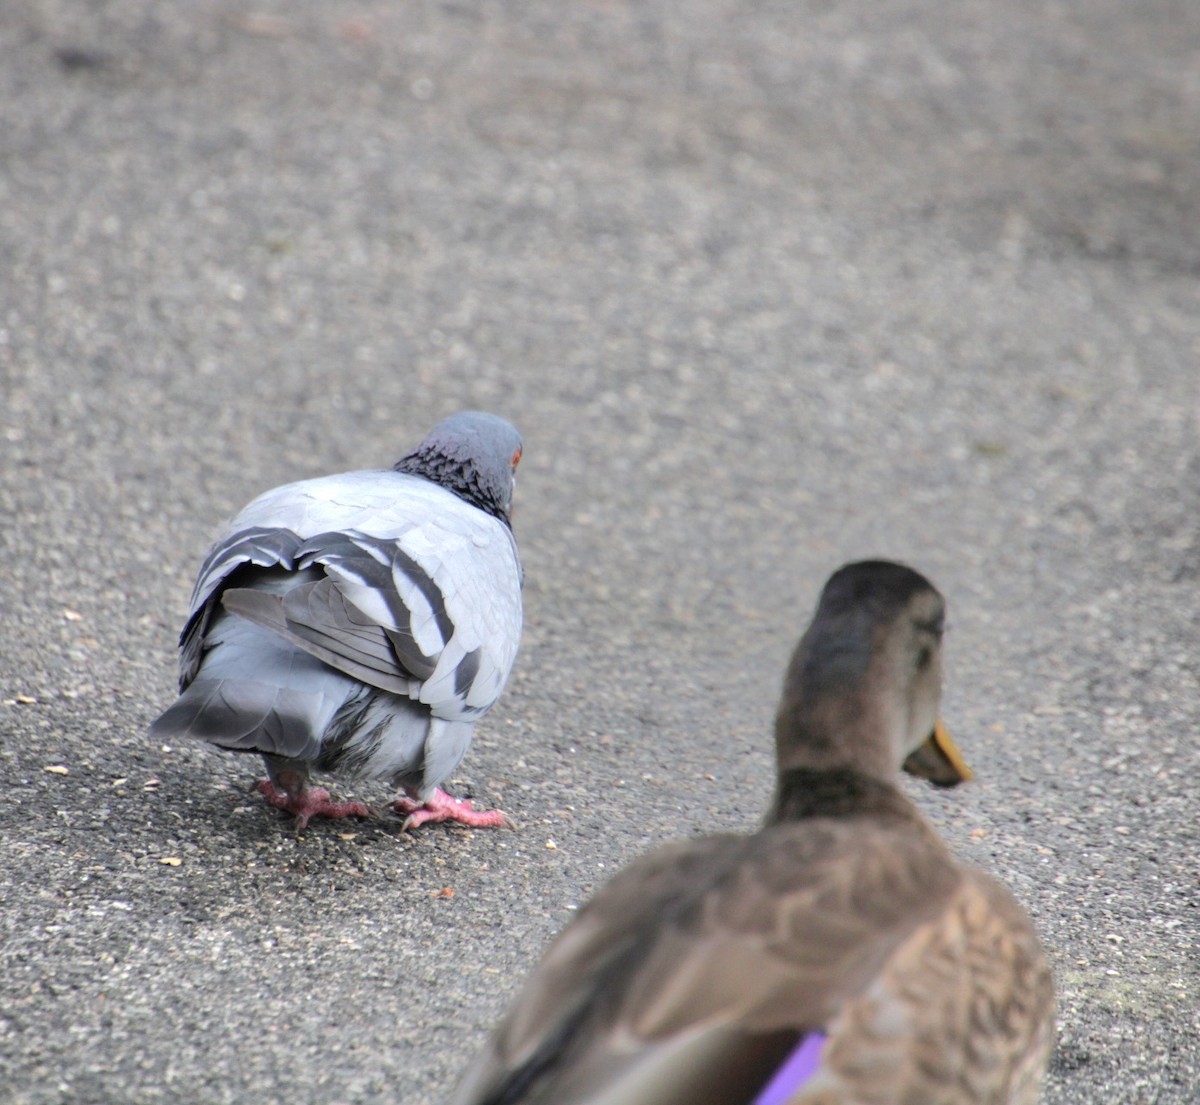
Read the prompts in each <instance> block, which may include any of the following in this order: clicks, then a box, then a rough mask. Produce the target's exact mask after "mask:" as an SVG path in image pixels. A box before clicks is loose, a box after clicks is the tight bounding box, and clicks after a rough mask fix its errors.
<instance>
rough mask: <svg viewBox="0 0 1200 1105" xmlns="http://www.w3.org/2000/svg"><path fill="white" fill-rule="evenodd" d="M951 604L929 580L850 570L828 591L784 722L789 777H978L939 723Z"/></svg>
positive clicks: (877, 567) (872, 567)
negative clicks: (853, 773)
mask: <svg viewBox="0 0 1200 1105" xmlns="http://www.w3.org/2000/svg"><path fill="white" fill-rule="evenodd" d="M945 617H946V604H945V601H944V600H943V598H942V596H941V595H940V594H939V593H938V590H937V588H935V587H934V586H933V584H932V583H930V582H929V580H927V579H926V578H925V577H924V576H923V575H921V574H920V573H919V572H916V571H913V569H911V568H907V567H905V566H904V565H903V564H894V563H892V562H890V561H885V560H868V561H862V562H859V563H855V564H847V565H845V566H844V567H842V568H840V569H839V570H838V571H836V572H835V573H834V574H833V575H832V576H831V577H830V578H829V581H828V582H827V583H826V584H825V587H824V590H823V591H822V592H821V597H820V600H819V601H818V603H817V609H816V612H815V613H814V615H813V619H812V622H811V624H810V625H809V627H808V629H807V631H806V632H805V634H804V636H803V637H802V638H801V639H800V643H799V645H797V647H796V651H795V653H794V654H793V656H792V660H791V663H790V665H789V667H788V672H787V676H786V678H785V680H784V687H783V697H782V701H781V703H780V706H779V712H778V714H777V716H776V722H775V747H776V755H777V759H778V762H779V767H780V769H781V770H783V769H787V768H791V767H799V766H803V767H810V768H818V769H828V768H843V767H848V768H855V769H857V770H859V771H862V772H865V773H866V774H869V775H872V776H874V777H875V778H878V779H882V780H885V781H888V780H891V779H893V778H895V776H896V775H897V773H898V770H899V769H900V768H903V769H904V770H905V771H908V772H909V773H910V774H913V775H917V776H919V777H921V778H924V779H928V780H929V781H930V782H932V783H934V784H936V785H940V786H953V785H954V784H956V783H959V782H962V781H963V780H965V779H968V778H970V775H971V773H970V769H969V768H968V767H967V765H966V764H965V763H964V762H963V760H962V757H961V756H960V755H959V753H958V750H957V749H956V748H955V747H954V743H953V742H952V741H951V739H950V736H949V734H948V733H947V732H946V730H945V728H944V726H943V725H942V723H941V722H940V721H939V720H938V708H939V705H940V702H941V695H942V633H943V629H944V626H945Z"/></svg>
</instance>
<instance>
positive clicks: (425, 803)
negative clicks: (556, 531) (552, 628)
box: [150, 411, 523, 829]
mask: <svg viewBox="0 0 1200 1105" xmlns="http://www.w3.org/2000/svg"><path fill="white" fill-rule="evenodd" d="M520 459H521V438H520V436H519V435H518V433H517V431H516V429H515V428H514V427H513V426H512V425H510V424H509V423H508V422H506V421H505V420H504V419H502V418H499V417H497V416H496V415H493V414H485V413H482V412H479V411H464V412H460V413H458V414H455V415H452V416H451V417H449V418H447V419H445V420H444V421H442V422H440V423H438V425H437V426H435V427H434V428H433V430H432V431H431V432H430V433H429V435H428V436H427V437H426V438H425V439H424V441H422V442H421V443H420V444H419V445H418V446H417V447H416V448H415V449H413V450H412V452H410V453H408V454H407V455H405V456H404V457H403V458H402V459H401V460H399V461H398V462H397V463H396V465H395V466H394V467H393V468H392V469H384V470H374V471H359V472H346V473H342V474H340V475H334V476H324V477H320V478H317V479H310V480H302V481H300V482H299V483H291V484H286V485H284V486H282V487H277V488H275V489H274V490H271V491H267V492H266V493H264V494H262V495H260V496H259V497H258V498H257V499H255V500H254V501H253V502H251V503H250V504H249V505H248V506H247V507H246V508H245V509H244V510H242V511H241V513H239V514H238V515H237V516H236V517H235V518H234V519H233V521H232V522H230V523H229V525H228V528H227V529H226V530H225V532H224V534H223V535H222V536H221V538H220V539H219V540H218V541H217V542H216V544H215V545H214V546H213V547H212V549H211V550H210V551H209V553H208V556H207V557H206V558H205V560H204V562H203V564H202V565H201V566H200V572H199V575H198V576H197V579H196V585H195V589H194V590H193V592H192V599H191V605H190V609H189V612H188V617H187V621H186V623H185V625H184V627H183V632H182V634H181V635H180V640H179V647H180V665H179V688H180V695H179V698H178V699H177V700H176V702H175V703H174V705H172V706H171V707H169V708H168V709H167V710H166V711H165V712H164V713H163V714H162V715H161V716H160V717H159V718H158V719H157V720H156V721H155V722H154V723H153V724H152V725H151V727H150V734H151V736H152V737H154V738H155V739H163V740H165V739H174V738H184V737H188V738H199V739H201V740H206V741H209V742H211V743H212V744H215V745H217V746H218V747H220V748H224V749H227V750H230V751H235V752H257V753H260V754H261V755H262V757H263V759H264V760H265V761H266V766H267V775H268V778H267V779H265V780H263V781H261V782H259V783H258V784H257V789H258V790H259V791H260V792H261V793H262V794H263V796H264V797H265V798H266V800H267V801H268V802H269V803H270V804H271V805H273V806H275V807H277V808H279V809H281V810H285V811H288V812H289V813H291V814H294V815H295V818H296V823H297V826H298V827H300V828H303V827H304V826H305V825H307V824H308V821H309V819H310V818H311V817H313V816H317V815H320V816H324V817H369V816H372V811H371V810H370V809H369V808H368V807H367V806H365V805H363V804H362V803H361V802H335V801H332V800H330V797H329V792H328V791H327V790H325V789H324V788H323V787H310V785H309V777H310V771H312V770H313V769H317V770H320V771H323V772H330V773H335V774H338V775H344V776H349V777H352V778H355V777H356V778H367V779H380V780H386V781H387V782H388V783H390V784H391V785H392V786H393V787H395V788H396V789H398V790H402V791H403V792H404V794H403V796H402V797H400V798H398V799H397V800H396V802H395V803H394V808H395V810H396V812H397V813H399V814H401V815H403V816H404V817H405V823H404V826H405V828H406V829H411V828H415V827H417V826H418V825H422V824H425V823H427V822H436V821H457V822H461V823H462V824H464V825H471V826H478V827H487V826H498V825H508V826H511V822H510V821H509V819H508V818H507V817H506V815H505V814H503V813H501V812H500V811H498V810H477V809H475V808H474V807H473V806H472V804H471V803H470V802H469V801H466V800H463V799H458V798H453V797H451V796H450V795H448V794H447V793H446V792H445V791H444V790H442V787H441V784H442V783H443V782H444V781H445V779H446V778H447V777H448V776H449V775H450V773H451V772H452V771H454V769H455V768H456V767H457V766H458V765H459V763H460V762H461V761H462V759H463V757H464V756H465V755H466V753H467V750H468V748H469V747H470V744H471V738H472V735H473V732H474V729H475V723H476V722H477V721H478V720H479V719H480V718H481V717H483V715H484V714H486V713H487V712H488V710H489V709H491V707H492V706H493V705H495V703H496V701H497V699H499V697H500V694H501V692H502V691H503V690H504V685H505V683H506V682H507V680H508V677H509V673H510V671H511V670H512V666H513V661H514V660H515V659H516V655H517V647H518V645H519V643H520V637H521V588H522V583H523V575H522V569H521V563H520V559H519V557H518V554H517V545H516V541H515V539H514V537H513V533H512V527H511V523H510V517H509V516H510V512H511V509H512V495H513V487H514V485H515V482H516V477H515V469H516V467H517V463H518V462H519V461H520Z"/></svg>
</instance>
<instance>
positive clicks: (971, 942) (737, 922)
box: [451, 561, 1054, 1105]
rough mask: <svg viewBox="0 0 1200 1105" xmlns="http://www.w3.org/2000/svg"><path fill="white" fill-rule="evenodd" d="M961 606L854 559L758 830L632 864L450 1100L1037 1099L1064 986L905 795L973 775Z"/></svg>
mask: <svg viewBox="0 0 1200 1105" xmlns="http://www.w3.org/2000/svg"><path fill="white" fill-rule="evenodd" d="M944 611H945V605H944V602H943V600H942V597H941V595H940V594H939V593H938V592H937V590H935V588H934V587H933V585H932V584H931V583H929V581H928V580H927V579H925V577H924V576H922V575H920V574H919V573H917V572H916V571H914V570H912V569H911V568H908V567H906V566H904V565H900V564H895V563H891V562H888V561H864V562H860V563H855V564H849V565H846V566H844V567H842V568H841V569H839V570H838V571H837V572H836V573H835V574H834V575H833V576H832V577H831V578H830V579H829V581H828V583H827V584H826V586H825V588H824V590H823V592H822V594H821V597H820V600H819V603H818V605H817V609H816V613H815V615H814V616H813V619H812V622H811V624H810V625H809V627H808V629H807V631H806V632H805V634H804V636H803V637H802V638H801V640H800V643H799V645H798V647H797V649H796V651H795V654H794V655H793V657H792V660H791V664H790V666H789V668H788V671H787V675H786V678H785V680H784V686H783V694H782V700H781V703H780V705H779V708H778V713H777V716H776V723H775V753H776V763H777V784H776V788H775V793H774V797H773V800H772V802H771V805H770V808H769V810H768V812H767V814H766V817H765V821H764V823H763V825H762V827H761V828H760V829H759V830H758V831H757V832H755V833H752V834H749V835H742V834H724V835H717V836H709V837H706V838H701V839H695V840H688V841H684V842H680V843H675V844H670V845H667V846H665V847H662V848H660V849H659V850H657V851H655V852H652V853H650V854H649V855H647V856H644V857H642V858H641V859H640V860H637V861H635V862H634V863H633V864H631V865H630V866H628V867H626V868H625V869H623V870H622V871H621V872H620V873H618V874H617V875H616V876H615V877H614V878H613V879H612V880H611V881H609V882H608V883H607V884H606V885H604V886H603V887H602V888H601V889H600V890H599V891H598V892H597V893H596V894H595V895H594V896H593V897H592V899H591V900H590V901H588V902H587V903H586V904H584V905H583V906H582V907H581V908H580V909H579V911H578V912H577V913H576V914H575V916H574V917H573V919H572V920H571V922H570V923H569V924H568V925H567V926H566V928H565V929H564V930H563V931H562V932H561V933H560V934H559V936H558V937H557V938H556V939H555V940H554V941H553V942H552V943H551V945H550V947H549V949H548V950H547V952H546V953H545V956H544V958H543V959H542V960H541V962H540V964H539V965H538V966H537V967H536V968H535V969H534V971H533V973H532V975H531V977H530V978H529V979H528V981H527V983H526V985H525V986H524V989H523V990H522V991H521V992H520V994H519V995H518V997H517V999H516V1001H515V1003H514V1004H513V1005H512V1007H511V1009H510V1010H509V1011H508V1013H507V1014H506V1016H505V1017H504V1018H503V1020H502V1021H501V1023H500V1025H499V1026H498V1028H497V1029H496V1031H495V1032H494V1033H493V1035H492V1036H491V1038H490V1040H489V1041H488V1042H487V1044H486V1045H485V1047H484V1048H483V1050H482V1052H481V1053H480V1054H479V1056H478V1057H477V1059H476V1060H475V1062H474V1063H473V1065H472V1066H470V1067H469V1068H468V1070H467V1073H466V1074H465V1076H464V1078H463V1080H462V1081H461V1083H460V1084H459V1086H458V1088H457V1090H456V1092H455V1093H454V1094H453V1096H452V1098H451V1101H452V1105H516V1103H522V1105H551V1103H553V1105H818V1103H819V1105H851V1103H854V1105H862V1103H866V1102H871V1103H872V1105H916V1103H920V1105H984V1103H987V1105H1016V1103H1020V1105H1031V1103H1032V1102H1034V1100H1035V1099H1036V1097H1037V1093H1038V1087H1039V1083H1040V1080H1041V1077H1042V1074H1043V1071H1044V1069H1045V1066H1046V1062H1047V1059H1048V1055H1049V1051H1050V1047H1051V1037H1052V1033H1053V1007H1054V992H1053V984H1052V980H1051V975H1050V971H1049V968H1048V966H1047V962H1046V958H1045V954H1044V952H1043V950H1042V947H1041V945H1040V943H1039V940H1038V937H1037V935H1036V933H1035V931H1034V928H1033V926H1032V924H1031V922H1030V920H1029V917H1028V916H1027V915H1026V913H1025V911H1024V910H1023V909H1022V907H1021V906H1020V905H1018V903H1017V902H1016V901H1015V900H1014V898H1013V897H1012V896H1011V895H1010V894H1009V893H1008V891H1007V890H1006V889H1004V887H1002V886H1001V885H1000V884H999V883H998V882H996V881H994V880H993V879H991V878H990V877H989V876H987V875H985V874H984V873H983V872H982V871H979V870H977V869H975V868H973V867H970V866H967V865H965V864H962V863H960V862H958V861H957V860H956V859H955V858H954V857H953V856H952V855H951V853H950V851H949V849H948V848H947V847H946V845H945V844H944V843H943V842H942V840H941V839H940V838H939V837H938V835H937V834H936V833H935V832H934V830H933V828H932V827H931V826H930V825H929V823H928V822H927V821H926V820H925V819H924V818H923V817H922V815H921V814H920V812H919V811H918V809H917V807H916V806H915V805H914V804H913V802H912V801H911V800H910V799H909V798H908V797H907V796H906V795H905V794H904V793H903V792H902V790H901V788H900V786H899V782H900V778H899V777H900V770H901V768H903V769H904V770H906V771H908V772H909V773H911V774H913V775H916V776H918V777H920V778H924V779H927V780H928V781H930V782H931V783H933V784H935V785H939V786H953V785H955V784H957V783H959V782H962V781H964V780H966V779H967V778H969V777H970V771H969V769H968V768H967V766H966V764H965V763H964V762H963V759H962V756H961V755H960V753H959V752H958V749H957V748H956V747H955V745H954V743H953V741H952V740H951V739H950V736H949V734H948V732H947V731H946V729H945V726H944V725H943V724H942V722H941V720H940V719H939V716H938V712H939V701H940V696H941V682H942V632H943V624H944Z"/></svg>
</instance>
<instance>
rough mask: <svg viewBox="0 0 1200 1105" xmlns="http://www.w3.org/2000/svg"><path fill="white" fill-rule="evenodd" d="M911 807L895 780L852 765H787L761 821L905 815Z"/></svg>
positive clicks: (781, 772) (907, 814)
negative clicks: (763, 819) (823, 766)
mask: <svg viewBox="0 0 1200 1105" xmlns="http://www.w3.org/2000/svg"><path fill="white" fill-rule="evenodd" d="M912 809H913V807H912V803H911V802H909V800H908V799H907V798H906V797H905V796H904V794H903V793H902V792H901V791H900V790H899V788H898V787H897V786H896V785H895V783H891V782H886V781H884V780H883V779H879V778H876V777H875V776H874V775H871V774H868V773H867V772H864V771H861V770H859V769H858V768H856V767H852V766H850V765H847V764H842V765H839V766H836V767H827V768H814V767H791V768H785V769H783V770H781V771H780V773H779V778H778V780H777V782H776V785H775V797H774V800H773V801H772V803H771V807H770V809H769V810H768V811H767V815H766V818H765V822H766V824H768V825H777V824H780V823H782V822H785V821H804V820H806V819H808V818H813V817H832V818H844V817H880V816H883V817H897V816H899V817H904V818H909V817H911V816H912Z"/></svg>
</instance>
